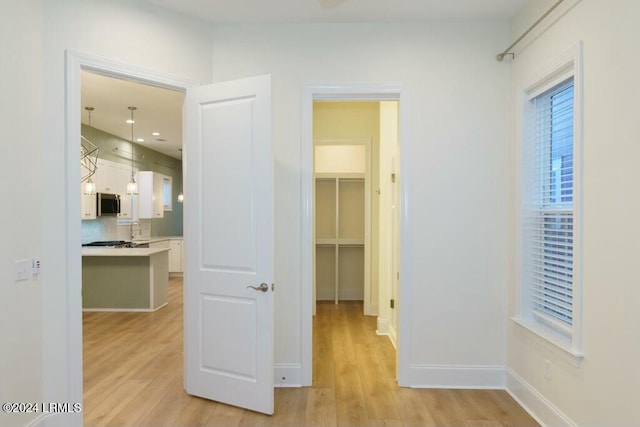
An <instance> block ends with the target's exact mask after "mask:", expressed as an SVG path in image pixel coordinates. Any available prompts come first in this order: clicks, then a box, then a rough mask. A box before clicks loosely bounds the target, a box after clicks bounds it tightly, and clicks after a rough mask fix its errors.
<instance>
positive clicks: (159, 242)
mask: <svg viewBox="0 0 640 427" xmlns="http://www.w3.org/2000/svg"><path fill="white" fill-rule="evenodd" d="M149 247H150V248H171V246H170V245H169V239H168V238H167V239H165V240H156V241H155V242H150V243H149Z"/></svg>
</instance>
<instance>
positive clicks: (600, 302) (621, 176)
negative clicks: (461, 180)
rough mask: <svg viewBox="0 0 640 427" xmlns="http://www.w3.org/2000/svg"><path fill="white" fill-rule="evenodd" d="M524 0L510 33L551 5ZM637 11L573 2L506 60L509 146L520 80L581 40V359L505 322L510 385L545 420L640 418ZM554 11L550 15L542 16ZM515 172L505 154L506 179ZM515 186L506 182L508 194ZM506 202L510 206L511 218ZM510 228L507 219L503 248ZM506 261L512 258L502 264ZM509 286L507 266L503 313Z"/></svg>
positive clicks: (632, 0)
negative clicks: (548, 374)
mask: <svg viewBox="0 0 640 427" xmlns="http://www.w3.org/2000/svg"><path fill="white" fill-rule="evenodd" d="M529 3H530V4H529V7H528V8H527V9H525V11H524V12H523V13H522V14H521V15H520V16H518V17H517V18H516V19H515V20H514V29H515V30H516V32H518V31H520V30H521V29H522V28H523V26H527V25H529V24H530V23H531V22H533V21H535V19H537V17H538V16H540V14H541V12H542V11H544V10H545V8H546V7H548V6H550V5H551V4H552V3H553V2H552V1H550V0H549V1H545V2H540V1H530V2H529ZM541 3H544V4H541ZM569 3H575V1H573V0H572V1H571V2H569ZM639 16H640V3H639V2H637V1H636V0H612V1H607V2H604V1H600V0H582V1H581V2H579V3H578V4H577V6H575V7H574V8H573V9H572V10H570V11H569V12H568V13H566V14H565V15H564V16H562V18H560V19H559V20H558V21H557V22H556V23H555V24H554V25H553V26H551V27H549V28H548V29H547V30H546V31H545V32H544V33H542V34H535V36H534V38H533V39H529V40H528V41H527V42H526V43H525V44H524V46H525V48H524V50H522V49H520V50H519V51H518V52H517V53H516V60H515V61H513V62H512V65H511V69H512V88H511V95H512V102H511V111H512V114H511V118H510V122H511V132H510V144H511V146H512V147H514V146H515V144H518V140H517V131H518V128H517V126H518V125H517V111H518V110H517V108H518V104H517V102H516V99H517V98H518V97H519V96H520V95H519V94H520V93H521V91H522V89H523V85H524V82H525V81H526V80H527V79H528V78H530V77H532V74H533V73H535V71H536V70H537V69H539V64H541V63H542V64H544V63H546V62H549V61H552V60H553V59H554V58H555V57H557V56H558V55H560V54H562V53H563V52H564V51H566V50H567V49H569V48H571V47H572V46H574V45H575V44H576V43H578V41H580V40H583V43H584V44H583V49H584V63H583V64H584V140H583V154H584V168H583V171H584V177H583V184H584V185H583V189H584V193H583V197H584V211H583V219H584V222H583V232H584V234H583V237H584V238H583V242H584V245H583V265H584V267H583V329H584V334H583V340H584V360H583V361H582V363H581V364H577V363H576V361H575V360H574V358H573V357H571V356H569V355H568V354H565V353H563V352H562V351H560V350H558V349H556V348H555V347H554V346H553V345H550V344H548V343H547V342H546V341H544V340H541V339H539V338H537V337H536V336H534V335H532V334H531V333H530V332H528V331H527V330H525V329H523V328H521V327H519V326H517V325H515V324H514V323H513V322H511V321H510V322H509V324H508V327H509V333H508V359H507V363H508V367H509V369H510V372H509V377H508V380H509V384H510V387H511V390H512V392H514V393H516V394H517V395H518V396H519V397H520V398H521V399H522V400H523V402H524V403H525V404H527V406H529V407H530V408H532V409H534V410H535V411H536V413H537V414H538V416H539V417H540V418H541V419H542V420H543V421H544V422H546V423H547V424H548V425H562V424H569V425H570V424H572V423H575V424H577V425H609V426H614V425H637V424H638V420H639V419H640V418H638V407H637V406H638V399H637V396H638V388H639V387H640V369H638V361H639V360H640V339H638V325H640V310H638V301H640V286H638V273H637V268H636V266H637V258H638V254H640V243H639V242H640V222H639V221H638V212H640V202H639V201H638V197H637V194H638V182H640V168H639V167H638V159H639V158H640V144H639V143H638V129H637V122H638V116H639V115H640V109H639V108H638V100H639V99H640V85H639V84H638V76H640V58H639V56H638V55H637V51H638V41H639V40H640V37H639V33H638V17H639ZM557 18H558V15H557V14H556V15H554V16H553V17H551V21H553V20H555V19H557ZM514 35H515V34H514ZM517 173H518V168H517V165H516V164H515V159H513V158H512V159H511V174H512V175H511V177H512V179H510V181H511V182H515V176H516V174H517ZM514 192H515V188H513V187H512V188H511V194H512V196H513V195H514V194H515V193H514ZM514 209H515V206H513V204H512V211H511V212H512V215H511V217H512V218H514V217H515V213H514V212H515V211H514ZM512 224H513V223H512ZM515 232H516V230H515V226H512V227H511V230H510V239H509V240H510V242H512V245H515V242H516V240H515ZM509 253H510V254H514V253H515V250H511V251H509ZM515 262H516V260H515V259H513V257H511V259H510V263H509V264H510V265H513V264H515ZM516 283H517V276H516V272H515V271H514V270H513V269H511V271H510V274H509V285H510V286H509V289H510V306H509V313H510V314H514V313H515V310H516V301H515V298H516V292H517V289H516ZM545 360H548V361H550V362H551V364H552V371H551V380H547V379H545V378H544V373H545Z"/></svg>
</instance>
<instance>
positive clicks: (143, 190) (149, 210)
mask: <svg viewBox="0 0 640 427" xmlns="http://www.w3.org/2000/svg"><path fill="white" fill-rule="evenodd" d="M165 178H167V177H166V175H163V174H161V173H157V172H152V171H140V172H138V179H137V180H138V187H139V189H140V194H139V196H138V218H163V217H164V191H163V189H164V182H165Z"/></svg>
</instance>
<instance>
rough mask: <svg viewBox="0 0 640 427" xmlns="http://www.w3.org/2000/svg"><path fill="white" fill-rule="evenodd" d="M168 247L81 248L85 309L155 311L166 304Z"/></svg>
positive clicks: (83, 305) (83, 302)
mask: <svg viewBox="0 0 640 427" xmlns="http://www.w3.org/2000/svg"><path fill="white" fill-rule="evenodd" d="M168 251H169V249H168V248H113V247H111V248H104V247H83V248H82V309H83V310H85V311H155V310H158V309H159V308H162V307H164V306H165V305H167V292H168V286H169V258H168Z"/></svg>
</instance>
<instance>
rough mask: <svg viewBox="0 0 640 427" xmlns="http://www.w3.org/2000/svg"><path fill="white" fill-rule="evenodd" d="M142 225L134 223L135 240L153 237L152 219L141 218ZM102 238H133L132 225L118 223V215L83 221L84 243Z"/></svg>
mask: <svg viewBox="0 0 640 427" xmlns="http://www.w3.org/2000/svg"><path fill="white" fill-rule="evenodd" d="M138 222H139V223H140V225H138V224H137V223H136V224H133V232H134V234H135V240H147V239H149V238H150V237H151V220H150V219H141V220H139V221H138ZM100 240H126V241H129V240H131V225H130V224H122V225H118V219H117V218H116V217H101V218H98V219H96V220H91V221H82V243H83V244H85V243H91V242H95V241H100Z"/></svg>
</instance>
